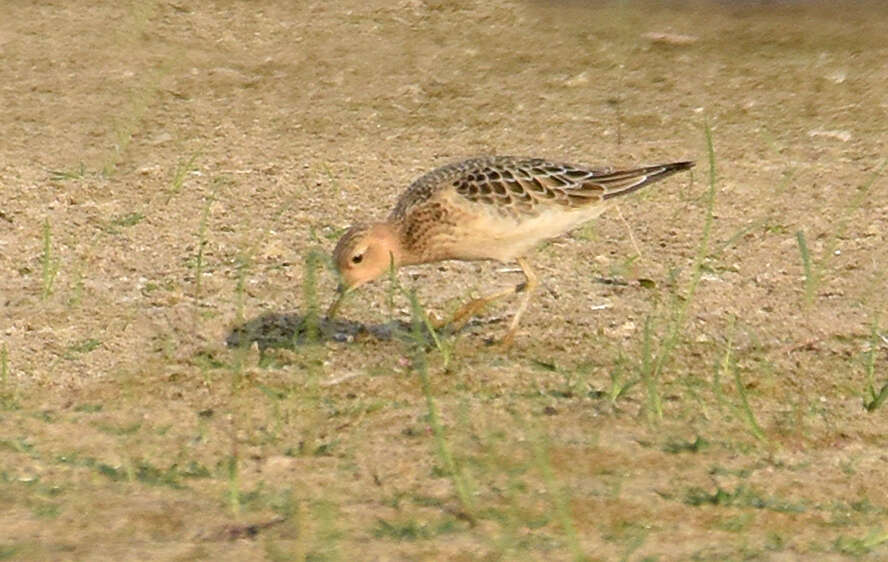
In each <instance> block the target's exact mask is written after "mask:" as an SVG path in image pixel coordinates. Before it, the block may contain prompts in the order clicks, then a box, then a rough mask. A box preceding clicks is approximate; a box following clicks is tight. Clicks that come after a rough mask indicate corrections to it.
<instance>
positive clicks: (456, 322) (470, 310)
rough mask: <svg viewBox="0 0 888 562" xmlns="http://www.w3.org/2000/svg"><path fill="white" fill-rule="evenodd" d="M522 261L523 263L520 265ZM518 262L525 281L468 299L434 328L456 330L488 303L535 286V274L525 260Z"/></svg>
mask: <svg viewBox="0 0 888 562" xmlns="http://www.w3.org/2000/svg"><path fill="white" fill-rule="evenodd" d="M522 263H523V265H521V264H522ZM518 264H519V265H521V270H522V271H523V272H524V277H525V278H526V279H527V281H525V282H524V283H519V284H517V285H515V286H514V287H509V288H508V289H502V290H500V291H497V292H495V293H491V294H489V295H487V296H484V297H480V298H477V299H472V300H470V301H469V302H467V303H466V304H464V305H463V306H462V307H461V308H460V309H459V310H457V311H456V313H455V314H454V315H453V316H452V317H451V318H450V320H447V321H438V322H437V325H436V326H435V328H442V327H444V326H448V327H450V329H451V331H453V332H458V331H459V330H461V329H462V327H463V326H465V325H466V322H468V321H469V320H471V318H472V317H473V316H475V315H476V314H478V313H479V312H481V311H482V310H484V309H485V308H487V306H488V305H489V304H490V303H492V302H494V301H497V300H499V299H501V298H503V297H507V296H509V295H513V294H516V293H520V292H522V291H526V290H528V287H530V289H531V290H532V289H533V287H535V286H536V276H534V275H533V271H531V270H530V269H529V266H528V265H527V262H525V261H524V259H523V258H522V259H520V260H519V262H518ZM528 271H530V275H529V276H528V273H527V272H528ZM525 306H526V305H525Z"/></svg>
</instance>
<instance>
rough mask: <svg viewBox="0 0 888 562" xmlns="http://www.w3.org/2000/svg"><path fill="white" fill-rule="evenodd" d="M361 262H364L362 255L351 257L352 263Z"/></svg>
mask: <svg viewBox="0 0 888 562" xmlns="http://www.w3.org/2000/svg"><path fill="white" fill-rule="evenodd" d="M362 261H364V254H358V255H356V256H352V263H361V262H362Z"/></svg>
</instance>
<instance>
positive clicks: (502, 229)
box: [326, 156, 694, 347]
mask: <svg viewBox="0 0 888 562" xmlns="http://www.w3.org/2000/svg"><path fill="white" fill-rule="evenodd" d="M693 167H694V162H693V161H681V162H672V163H668V164H658V165H653V166H643V167H637V168H631V169H622V170H617V169H614V168H593V167H588V166H584V165H574V164H565V163H561V162H553V161H549V160H547V159H543V158H529V157H528V158H525V157H515V156H480V157H475V158H470V159H467V160H462V161H459V162H454V163H451V164H447V165H445V166H442V167H439V168H437V169H434V170H432V171H430V172H428V173H426V174H425V175H423V176H421V177H419V178H418V179H416V180H415V181H414V182H413V183H411V184H410V186H409V187H408V188H407V189H406V190H405V191H404V193H403V194H402V195H401V196H400V197H399V198H398V200H397V202H396V204H395V207H394V209H392V211H391V213H390V214H389V216H388V218H387V219H385V220H384V221H377V222H363V223H357V224H354V225H353V226H351V227H350V228H349V229H348V230H346V231H345V233H344V234H343V235H342V237H341V238H340V239H339V242H338V243H337V244H336V247H335V249H334V250H333V256H332V257H333V264H334V267H335V269H336V271H337V272H338V275H339V278H340V283H339V287H338V293H339V294H338V297H337V298H336V300H335V301H334V302H333V303H332V304H331V305H330V307H329V309H328V311H327V315H326V316H327V318H328V319H330V320H332V319H333V318H334V316H335V314H336V311H337V310H338V308H339V305H340V303H341V302H342V301H343V299H344V298H345V296H346V295H347V294H349V293H351V292H352V291H354V290H355V289H357V288H358V287H360V286H362V285H364V284H366V283H369V282H371V281H373V280H375V279H377V278H379V277H380V276H382V275H383V274H384V273H386V272H388V271H390V270H391V269H392V268H398V267H400V266H405V265H416V264H425V263H433V262H439V261H444V260H463V261H476V260H493V261H499V262H504V263H511V262H516V263H517V264H518V266H519V267H520V268H521V271H522V272H523V274H524V278H525V279H524V282H523V283H519V284H518V285H516V286H514V287H509V288H507V289H504V290H500V291H496V292H494V293H491V294H489V295H487V296H484V297H481V298H476V299H473V300H471V301H470V302H468V303H467V304H466V305H464V306H463V307H462V308H461V309H460V310H459V311H457V312H456V313H455V314H454V315H453V317H452V318H451V320H450V323H451V324H457V325H460V326H461V325H462V323H464V321H465V320H466V319H468V318H470V317H471V316H474V315H475V314H477V313H478V312H480V311H481V310H483V308H484V307H486V306H487V305H488V304H489V303H491V302H493V301H495V300H497V299H499V298H502V297H505V296H508V295H512V294H517V293H523V295H522V298H521V300H520V302H519V304H518V308H517V310H516V311H515V314H514V315H513V316H512V321H511V323H510V324H509V328H508V330H507V331H506V334H505V336H504V337H503V339H502V340H501V343H502V344H503V346H505V347H509V346H510V345H511V344H512V342H513V341H514V338H515V334H516V332H517V329H518V325H519V323H520V321H521V318H522V316H523V315H524V313H525V311H526V310H527V307H528V304H529V302H530V298H531V295H532V294H533V291H534V289H535V288H536V287H537V285H538V284H539V280H538V277H537V275H536V273H535V272H534V270H533V269H532V268H531V266H530V264H529V263H528V261H527V256H528V254H529V253H530V252H531V251H532V250H533V249H534V248H535V247H536V246H538V245H540V244H541V243H542V242H544V241H546V240H550V239H552V238H556V237H558V236H561V235H562V234H565V233H567V232H569V231H571V230H573V229H574V228H577V227H579V226H580V225H582V224H584V223H586V222H588V221H591V220H592V219H595V218H597V217H598V216H599V215H601V214H602V213H603V212H604V211H605V210H606V209H607V208H608V207H609V206H610V205H611V200H612V199H614V198H616V197H619V196H623V195H627V194H629V193H632V192H634V191H637V190H638V189H640V188H642V187H644V186H646V185H648V184H651V183H653V182H656V181H659V180H661V179H663V178H666V177H668V176H670V175H672V174H675V173H677V172H681V171H683V170H689V169H691V168H693Z"/></svg>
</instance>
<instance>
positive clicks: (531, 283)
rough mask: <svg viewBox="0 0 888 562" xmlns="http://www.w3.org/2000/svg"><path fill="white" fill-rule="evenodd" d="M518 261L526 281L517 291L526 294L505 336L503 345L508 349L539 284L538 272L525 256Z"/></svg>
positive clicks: (516, 288)
mask: <svg viewBox="0 0 888 562" xmlns="http://www.w3.org/2000/svg"><path fill="white" fill-rule="evenodd" d="M516 261H517V262H518V265H519V266H520V267H521V271H523V272H524V277H525V279H526V281H525V282H524V283H522V285H518V286H517V287H515V292H516V293H517V292H518V291H519V290H523V291H524V296H523V297H521V304H519V305H518V310H517V311H516V312H515V316H513V317H512V323H511V324H509V331H508V332H506V335H505V336H504V337H503V341H502V346H503V347H504V348H506V349H508V348H509V347H510V346H511V345H512V342H513V341H514V340H515V332H517V331H518V323H519V322H521V317H522V316H523V315H524V311H525V310H527V305H528V303H529V302H530V296H531V295H532V294H533V290H534V289H536V287H537V285H539V281H538V280H537V276H536V273H534V271H533V269H531V267H530V264H528V263H527V261H526V260H525V259H524V258H518V259H517V260H516Z"/></svg>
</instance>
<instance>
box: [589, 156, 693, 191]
mask: <svg viewBox="0 0 888 562" xmlns="http://www.w3.org/2000/svg"><path fill="white" fill-rule="evenodd" d="M693 167H694V162H691V161H687V162H672V163H671V164H660V165H658V166H645V167H643V168H636V169H634V170H620V171H616V172H606V173H603V174H601V175H600V176H596V177H594V178H592V182H594V183H596V184H598V185H600V186H601V187H603V188H604V194H603V195H602V196H601V197H602V199H611V198H613V197H619V196H621V195H626V194H628V193H632V192H633V191H637V190H639V189H641V188H642V187H644V186H646V185H647V184H649V183H653V182H655V181H659V180H661V179H663V178H666V177H669V176H671V175H672V174H675V173H677V172H681V171H683V170H690V169H691V168H693Z"/></svg>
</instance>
